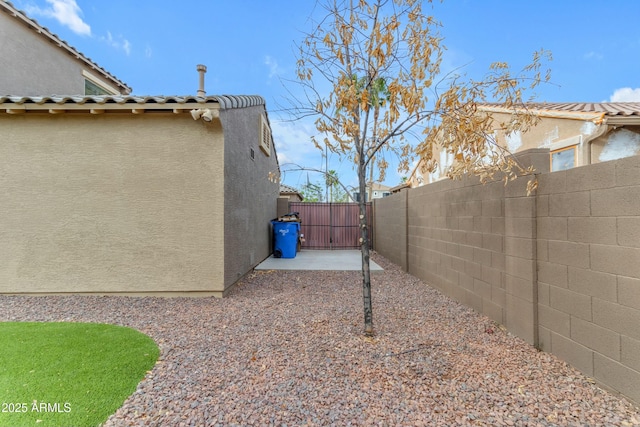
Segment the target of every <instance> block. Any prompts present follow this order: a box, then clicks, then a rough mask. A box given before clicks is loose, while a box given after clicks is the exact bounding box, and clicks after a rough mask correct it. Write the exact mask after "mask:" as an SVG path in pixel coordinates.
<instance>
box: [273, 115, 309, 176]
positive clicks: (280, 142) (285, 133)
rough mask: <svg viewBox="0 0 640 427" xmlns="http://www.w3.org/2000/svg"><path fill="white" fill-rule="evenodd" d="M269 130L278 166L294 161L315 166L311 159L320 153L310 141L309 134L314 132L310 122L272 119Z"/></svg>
mask: <svg viewBox="0 0 640 427" xmlns="http://www.w3.org/2000/svg"><path fill="white" fill-rule="evenodd" d="M271 131H272V132H273V139H274V143H275V145H276V151H277V153H278V162H279V163H280V166H283V165H284V164H286V163H296V164H299V165H302V166H310V167H317V165H316V164H315V162H314V161H311V160H312V159H313V160H315V159H317V157H318V156H319V155H321V154H322V153H321V152H320V150H318V149H317V148H316V147H315V146H314V145H313V142H311V136H312V135H314V134H315V133H316V131H315V127H314V126H313V124H312V123H303V122H302V121H297V122H281V121H274V120H272V121H271ZM310 161H311V162H310ZM311 163H313V164H311Z"/></svg>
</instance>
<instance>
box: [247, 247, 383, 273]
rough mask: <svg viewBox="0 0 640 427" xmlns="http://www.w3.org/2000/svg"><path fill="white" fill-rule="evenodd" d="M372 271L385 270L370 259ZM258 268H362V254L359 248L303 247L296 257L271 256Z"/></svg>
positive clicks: (336, 269) (339, 269)
mask: <svg viewBox="0 0 640 427" xmlns="http://www.w3.org/2000/svg"><path fill="white" fill-rule="evenodd" d="M370 268H371V272H372V273H373V272H376V271H383V268H382V267H380V266H379V265H378V264H376V263H375V262H374V261H373V260H371V261H370ZM255 269H256V270H332V271H360V270H362V255H361V254H360V251H359V250H334V251H331V250H309V249H303V250H301V251H300V252H298V253H297V254H296V257H295V258H274V257H273V255H271V256H270V257H269V258H267V259H265V260H264V261H262V262H261V263H260V264H258V266H257V267H256V268H255Z"/></svg>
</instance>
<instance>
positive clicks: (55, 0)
mask: <svg viewBox="0 0 640 427" xmlns="http://www.w3.org/2000/svg"><path fill="white" fill-rule="evenodd" d="M46 1H47V3H49V5H51V7H48V8H44V9H42V8H39V7H37V6H30V7H27V8H26V11H27V13H29V14H32V15H39V16H45V17H47V18H54V19H55V20H56V21H58V22H59V23H61V24H62V25H64V26H65V27H67V28H69V29H70V30H71V31H73V32H74V33H76V34H79V35H82V36H90V35H91V27H90V26H89V24H87V23H86V22H84V20H83V19H82V17H81V16H82V10H81V9H80V7H79V6H78V4H77V3H76V0H46Z"/></svg>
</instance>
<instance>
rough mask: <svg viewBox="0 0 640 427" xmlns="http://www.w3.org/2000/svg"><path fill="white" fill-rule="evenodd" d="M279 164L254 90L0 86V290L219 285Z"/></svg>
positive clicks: (246, 242)
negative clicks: (86, 91) (60, 93)
mask: <svg viewBox="0 0 640 427" xmlns="http://www.w3.org/2000/svg"><path fill="white" fill-rule="evenodd" d="M278 172H279V166H278V162H277V158H276V153H275V149H274V147H273V145H272V141H271V130H270V126H269V121H268V117H267V113H266V110H265V102H264V100H263V99H262V98H261V97H258V96H209V97H134V96H77V97H33V96H31V97H6V96H5V97H2V96H0V189H1V191H0V260H1V261H0V293H8V294H24V293H28V294H50V293H56V294H57V293H82V294H85V293H86V294H105V293H111V294H129V295H130V294H156V295H197V296H200V295H214V296H223V295H224V294H225V293H226V292H227V291H228V290H229V288H230V287H231V286H232V285H233V284H234V283H235V282H236V281H237V280H238V279H239V278H240V277H242V276H243V275H244V274H245V273H247V272H248V271H250V270H251V269H252V268H253V267H254V266H255V265H257V264H258V263H259V262H261V261H262V260H263V259H265V258H266V257H268V256H269V254H270V253H271V247H270V222H269V221H270V220H271V219H273V218H274V217H276V215H277V212H276V205H277V198H278V193H279V184H278V182H274V181H273V180H270V179H269V178H268V177H270V176H273V175H276V176H277V175H278Z"/></svg>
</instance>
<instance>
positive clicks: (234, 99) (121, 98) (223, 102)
mask: <svg viewBox="0 0 640 427" xmlns="http://www.w3.org/2000/svg"><path fill="white" fill-rule="evenodd" d="M193 102H197V103H207V102H217V103H218V104H220V108H222V109H233V108H247V107H255V106H259V105H265V104H266V103H265V100H264V98H262V97H261V96H258V95H216V96H207V97H204V98H202V97H197V96H192V95H187V96H132V95H126V96H125V95H99V96H65V95H53V96H0V105H2V104H17V105H25V106H28V105H30V104H38V105H44V104H54V105H58V106H63V105H65V104H77V105H83V104H96V105H105V104H120V105H123V106H124V105H127V104H169V105H171V104H186V103H193Z"/></svg>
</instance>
